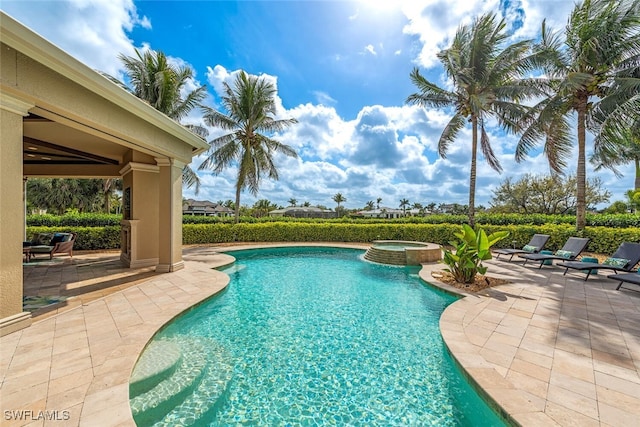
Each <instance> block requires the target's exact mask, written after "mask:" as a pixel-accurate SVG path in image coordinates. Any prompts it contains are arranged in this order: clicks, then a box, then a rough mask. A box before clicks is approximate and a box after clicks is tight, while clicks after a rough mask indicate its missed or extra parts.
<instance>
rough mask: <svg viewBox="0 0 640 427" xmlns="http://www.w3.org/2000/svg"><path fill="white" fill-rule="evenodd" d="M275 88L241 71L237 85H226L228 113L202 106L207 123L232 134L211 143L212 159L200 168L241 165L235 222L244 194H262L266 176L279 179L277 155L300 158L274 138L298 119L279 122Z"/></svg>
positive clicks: (216, 171)
mask: <svg viewBox="0 0 640 427" xmlns="http://www.w3.org/2000/svg"><path fill="white" fill-rule="evenodd" d="M275 94H276V88H275V86H274V85H273V84H272V83H271V82H269V81H267V80H266V79H264V78H260V77H257V76H252V75H248V74H247V73H245V72H244V71H241V72H240V73H238V75H237V76H236V79H235V82H234V86H233V87H231V86H230V85H229V84H227V83H226V82H225V83H224V96H222V105H223V107H224V108H225V109H226V110H227V114H223V113H220V112H218V111H216V110H214V109H212V108H210V107H204V106H203V107H202V109H203V111H204V120H205V123H206V124H208V125H210V126H216V127H219V128H222V129H223V130H228V131H230V132H229V133H227V134H225V135H223V136H221V137H218V138H216V139H214V140H212V141H210V142H209V145H210V146H211V148H210V149H209V153H210V154H209V156H208V157H207V158H206V159H205V160H204V162H202V164H201V165H200V167H199V169H211V170H213V172H214V173H216V174H218V173H220V172H222V171H223V170H224V169H225V168H226V167H228V166H230V165H232V164H237V166H238V175H237V181H236V202H235V221H236V223H237V222H238V221H239V218H240V193H241V192H242V190H244V189H245V188H248V189H249V191H250V192H251V194H253V195H254V196H255V195H257V194H258V189H259V187H260V181H261V180H262V177H263V175H265V174H266V175H267V176H268V177H269V178H270V179H274V180H277V179H278V169H277V168H276V165H275V163H274V159H273V155H274V153H282V154H284V155H286V156H289V157H298V155H297V153H296V152H295V150H294V149H293V148H292V147H290V146H288V145H286V144H283V143H281V142H279V141H277V140H275V139H273V138H272V137H271V135H273V134H274V133H276V132H279V131H282V130H284V129H285V128H287V127H288V126H290V125H292V124H294V123H297V120H296V119H276V118H275V114H276V103H275Z"/></svg>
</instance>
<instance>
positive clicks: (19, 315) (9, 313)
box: [0, 93, 33, 335]
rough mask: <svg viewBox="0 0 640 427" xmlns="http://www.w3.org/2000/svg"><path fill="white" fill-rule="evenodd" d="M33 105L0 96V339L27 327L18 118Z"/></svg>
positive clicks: (20, 133) (20, 124) (20, 122)
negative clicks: (23, 279)
mask: <svg viewBox="0 0 640 427" xmlns="http://www.w3.org/2000/svg"><path fill="white" fill-rule="evenodd" d="M32 107H33V104H29V103H26V102H24V101H22V100H19V99H17V98H14V97H11V96H9V95H7V94H6V93H0V164H2V168H0V236H2V244H0V335H6V334H8V333H10V332H13V331H17V330H19V329H22V328H25V327H27V326H29V325H30V324H31V313H29V312H23V311H22V295H23V289H22V252H21V249H20V248H21V246H22V243H21V242H22V241H23V238H24V210H23V209H24V208H23V206H24V205H23V202H22V137H23V128H22V117H23V116H26V115H28V114H29V113H28V110H29V109H30V108H32Z"/></svg>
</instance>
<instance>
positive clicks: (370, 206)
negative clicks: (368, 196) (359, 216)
mask: <svg viewBox="0 0 640 427" xmlns="http://www.w3.org/2000/svg"><path fill="white" fill-rule="evenodd" d="M364 206H365V207H364V210H366V211H372V210H373V207H374V206H375V203H373V200H369V201H368V202H367V203H366V204H365V205H364Z"/></svg>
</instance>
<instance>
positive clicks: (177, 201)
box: [156, 158, 185, 273]
mask: <svg viewBox="0 0 640 427" xmlns="http://www.w3.org/2000/svg"><path fill="white" fill-rule="evenodd" d="M156 163H157V165H158V167H159V168H160V177H159V183H158V187H159V200H158V213H159V218H158V220H159V221H158V226H159V227H158V233H159V235H160V239H159V242H158V244H159V253H158V255H159V263H158V266H157V267H156V271H158V272H163V273H166V272H170V271H176V270H180V269H182V268H184V261H182V168H183V167H184V166H185V165H184V163H182V162H179V161H177V160H175V159H167V158H156Z"/></svg>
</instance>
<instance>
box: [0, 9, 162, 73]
mask: <svg viewBox="0 0 640 427" xmlns="http://www.w3.org/2000/svg"><path fill="white" fill-rule="evenodd" d="M36 9H37V10H36ZM2 10H3V12H5V13H7V14H8V15H10V16H12V17H15V18H16V19H18V20H19V21H20V22H21V23H23V24H24V25H26V26H27V27H29V28H31V29H34V30H35V31H36V32H38V33H39V34H40V35H42V36H43V37H45V38H46V39H48V40H50V41H52V42H53V43H55V44H56V45H57V46H58V47H60V48H61V49H63V50H64V51H66V52H68V53H69V54H70V55H72V56H74V57H75V58H77V59H78V60H80V61H82V62H83V63H85V64H87V65H88V66H90V67H92V68H95V69H98V70H100V71H104V72H106V73H109V74H111V75H118V74H119V72H120V70H121V69H122V66H121V64H120V61H118V60H116V58H117V57H118V55H119V54H120V53H123V54H125V55H131V54H133V43H132V41H131V40H130V39H129V37H128V36H127V32H128V31H131V30H132V29H133V28H134V27H135V26H138V25H139V26H142V27H143V28H151V21H150V20H149V19H148V18H147V17H145V16H143V17H140V16H138V13H137V11H136V7H135V5H134V4H133V1H132V0H91V1H89V0H75V1H72V2H68V3H67V5H65V4H64V3H63V2H58V1H51V2H47V1H43V2H37V3H34V2H29V1H12V0H6V1H3V2H2Z"/></svg>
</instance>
